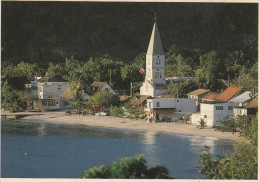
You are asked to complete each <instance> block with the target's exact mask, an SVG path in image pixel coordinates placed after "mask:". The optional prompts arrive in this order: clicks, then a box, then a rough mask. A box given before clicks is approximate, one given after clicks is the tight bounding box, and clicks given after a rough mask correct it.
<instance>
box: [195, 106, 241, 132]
mask: <svg viewBox="0 0 260 182" xmlns="http://www.w3.org/2000/svg"><path fill="white" fill-rule="evenodd" d="M237 106H238V104H237V103H232V102H226V103H223V102H212V103H200V112H199V113H193V114H192V115H191V123H192V124H194V125H199V122H200V121H201V119H204V121H205V122H206V125H207V127H213V126H216V125H218V122H217V121H220V120H230V119H232V118H233V116H234V112H233V107H237Z"/></svg>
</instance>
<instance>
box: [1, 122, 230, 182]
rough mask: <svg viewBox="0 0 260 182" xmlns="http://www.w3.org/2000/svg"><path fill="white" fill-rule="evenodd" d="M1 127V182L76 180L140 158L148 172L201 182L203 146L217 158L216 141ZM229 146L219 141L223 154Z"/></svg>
mask: <svg viewBox="0 0 260 182" xmlns="http://www.w3.org/2000/svg"><path fill="white" fill-rule="evenodd" d="M1 124H2V143H1V145H2V177H7V178H8V177H12V178H13V177H26V178H30V177H35V178H37V177H44V178H46V177H50V178H76V177H78V176H79V175H80V174H81V173H82V172H83V171H84V170H86V169H88V168H91V167H93V166H99V165H102V164H105V165H111V164H112V163H113V162H114V161H116V160H118V159H120V158H122V157H131V156H135V155H137V154H140V153H143V154H145V158H146V160H147V162H148V165H149V166H156V165H164V166H165V167H167V168H168V169H169V171H170V175H171V176H173V177H175V178H178V179H183V178H184V179H193V178H195V179H199V178H203V177H204V176H203V175H202V174H199V173H198V169H199V167H200V165H199V162H198V160H199V154H200V153H201V151H200V149H202V148H203V147H204V146H205V145H207V146H209V147H211V149H210V150H211V152H212V155H221V154H222V147H221V140H217V139H214V138H205V137H197V136H187V135H176V134H167V133H161V132H153V131H135V130H128V129H124V130H123V129H122V130H121V129H107V128H102V127H99V128H97V127H88V126H85V125H68V124H55V123H46V122H29V121H28V122H26V121H2V123H1ZM233 143H234V142H232V141H226V140H225V153H228V152H231V151H232V150H233V148H232V144H233ZM25 153H28V154H27V155H25Z"/></svg>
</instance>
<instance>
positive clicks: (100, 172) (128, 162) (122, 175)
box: [80, 154, 172, 179]
mask: <svg viewBox="0 0 260 182" xmlns="http://www.w3.org/2000/svg"><path fill="white" fill-rule="evenodd" d="M143 156H144V155H143V154H140V155H137V156H134V157H130V158H122V159H120V160H119V161H116V162H114V163H113V165H112V166H105V165H102V166H99V167H93V168H90V169H88V170H86V171H84V173H83V174H82V175H81V176H80V178H113V179H172V178H171V177H170V176H169V171H168V169H167V168H166V167H164V166H155V167H151V168H148V167H147V164H146V163H147V162H146V160H145V159H144V158H143Z"/></svg>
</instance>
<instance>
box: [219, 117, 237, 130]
mask: <svg viewBox="0 0 260 182" xmlns="http://www.w3.org/2000/svg"><path fill="white" fill-rule="evenodd" d="M218 122H220V123H221V125H219V126H216V129H217V130H219V131H223V132H233V133H234V132H236V128H237V123H236V121H235V120H221V121H218Z"/></svg>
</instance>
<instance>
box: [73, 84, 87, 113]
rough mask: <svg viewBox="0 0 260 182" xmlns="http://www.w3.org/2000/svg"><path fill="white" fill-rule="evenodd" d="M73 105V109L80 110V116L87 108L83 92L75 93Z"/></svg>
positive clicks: (77, 91)
mask: <svg viewBox="0 0 260 182" xmlns="http://www.w3.org/2000/svg"><path fill="white" fill-rule="evenodd" d="M71 105H72V107H73V108H75V109H77V110H78V114H79V115H80V111H81V110H83V108H84V106H85V99H84V97H83V92H82V90H80V89H78V90H76V91H75V93H74V97H73V99H72V103H71Z"/></svg>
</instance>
